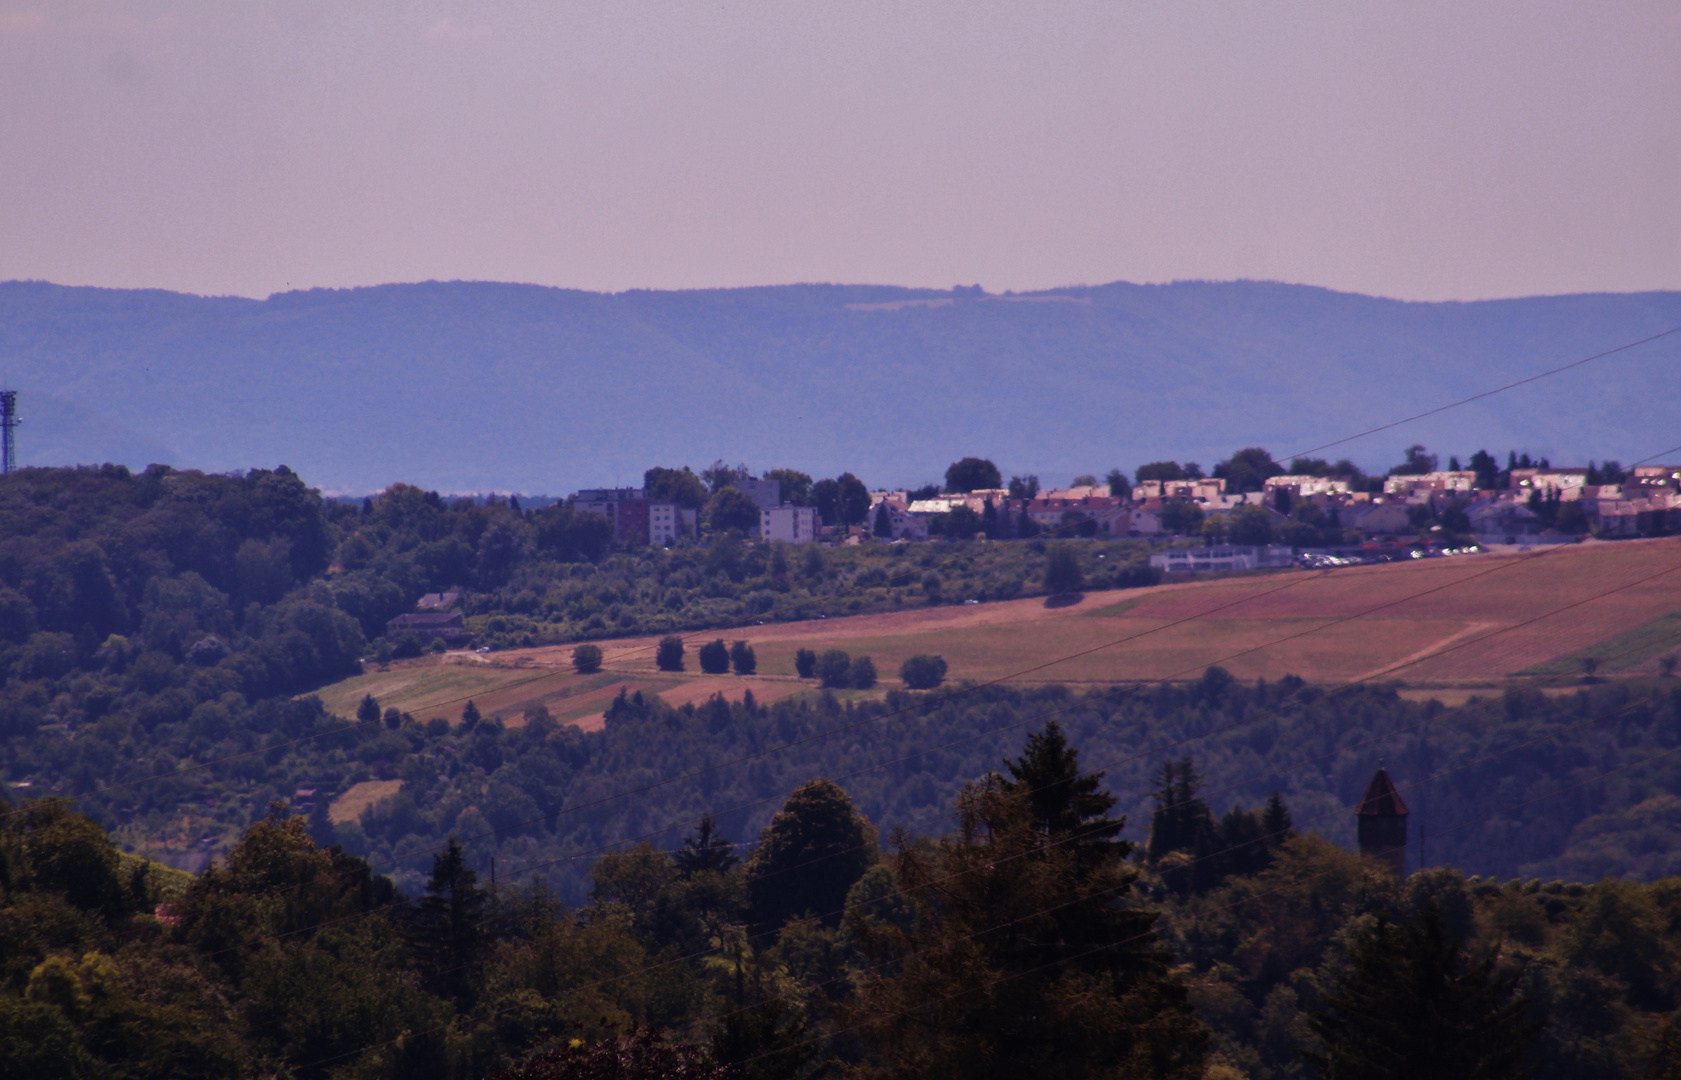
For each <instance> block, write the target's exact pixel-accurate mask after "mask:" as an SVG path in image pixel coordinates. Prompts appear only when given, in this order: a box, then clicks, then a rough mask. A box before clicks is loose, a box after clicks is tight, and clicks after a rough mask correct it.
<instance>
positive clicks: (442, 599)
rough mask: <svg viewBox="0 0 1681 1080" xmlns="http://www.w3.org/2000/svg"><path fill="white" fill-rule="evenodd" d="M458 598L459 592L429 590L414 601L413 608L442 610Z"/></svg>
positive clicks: (459, 596) (418, 609) (417, 609)
mask: <svg viewBox="0 0 1681 1080" xmlns="http://www.w3.org/2000/svg"><path fill="white" fill-rule="evenodd" d="M459 599H461V594H460V593H458V592H446V593H435V592H429V593H427V594H426V595H425V596H422V597H421V598H420V599H419V600H418V601H417V602H416V603H415V605H414V609H415V610H416V611H443V610H444V609H445V608H447V607H449V606H450V605H451V604H453V603H455V602H456V601H457V600H459Z"/></svg>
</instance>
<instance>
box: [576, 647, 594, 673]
mask: <svg viewBox="0 0 1681 1080" xmlns="http://www.w3.org/2000/svg"><path fill="white" fill-rule="evenodd" d="M572 667H573V668H574V669H575V670H576V671H577V672H578V674H580V675H593V674H595V673H596V672H598V671H600V670H601V646H599V645H580V646H578V647H577V648H576V649H573V650H572Z"/></svg>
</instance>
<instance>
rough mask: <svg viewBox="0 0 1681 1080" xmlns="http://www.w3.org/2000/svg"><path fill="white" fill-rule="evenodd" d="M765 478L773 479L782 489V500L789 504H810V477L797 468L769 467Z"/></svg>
mask: <svg viewBox="0 0 1681 1080" xmlns="http://www.w3.org/2000/svg"><path fill="white" fill-rule="evenodd" d="M765 479H766V480H775V481H776V482H777V484H778V485H779V486H780V487H781V489H782V501H783V502H784V503H786V504H787V505H789V506H810V505H811V477H810V476H807V475H806V474H805V473H803V472H800V471H799V470H798V469H771V470H770V471H769V472H767V473H765Z"/></svg>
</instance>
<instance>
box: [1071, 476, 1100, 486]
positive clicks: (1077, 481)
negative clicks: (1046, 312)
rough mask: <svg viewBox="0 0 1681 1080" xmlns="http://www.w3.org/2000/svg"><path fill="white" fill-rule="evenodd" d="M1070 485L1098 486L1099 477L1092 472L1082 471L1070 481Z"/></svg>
mask: <svg viewBox="0 0 1681 1080" xmlns="http://www.w3.org/2000/svg"><path fill="white" fill-rule="evenodd" d="M1068 486H1069V487H1096V486H1097V477H1096V476H1093V475H1092V474H1091V473H1081V474H1080V475H1079V476H1076V477H1075V478H1074V479H1072V480H1070V481H1069V482H1068Z"/></svg>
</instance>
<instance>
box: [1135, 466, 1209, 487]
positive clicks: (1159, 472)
mask: <svg viewBox="0 0 1681 1080" xmlns="http://www.w3.org/2000/svg"><path fill="white" fill-rule="evenodd" d="M1133 475H1134V476H1136V477H1137V478H1138V482H1139V483H1140V484H1142V483H1143V482H1144V481H1146V480H1201V479H1202V466H1200V465H1198V464H1197V463H1196V462H1194V461H1187V462H1185V464H1183V465H1181V464H1179V463H1178V462H1177V461H1152V462H1150V463H1149V464H1147V465H1140V466H1139V467H1138V471H1137V472H1136V473H1134V474H1133Z"/></svg>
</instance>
